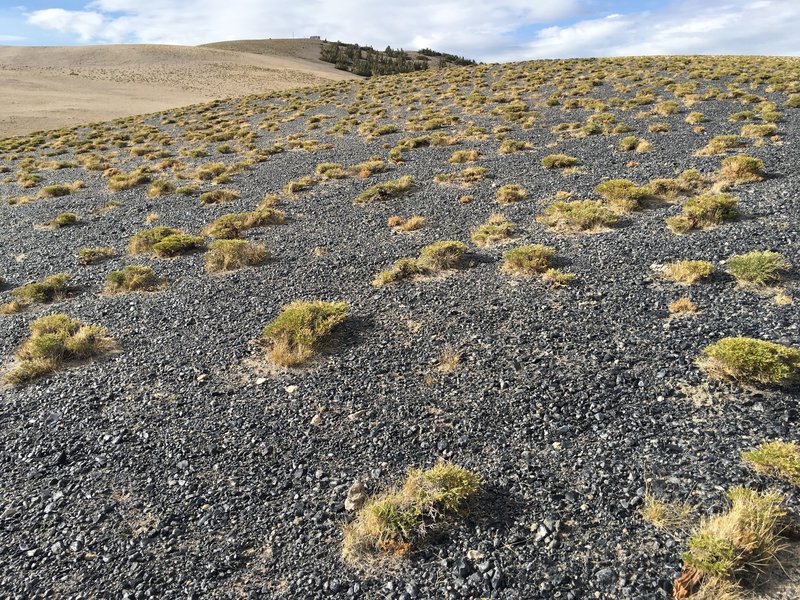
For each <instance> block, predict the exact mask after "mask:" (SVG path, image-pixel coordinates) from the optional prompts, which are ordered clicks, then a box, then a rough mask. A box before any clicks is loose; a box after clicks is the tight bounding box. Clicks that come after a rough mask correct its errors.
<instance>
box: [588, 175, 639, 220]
mask: <svg viewBox="0 0 800 600" xmlns="http://www.w3.org/2000/svg"><path fill="white" fill-rule="evenodd" d="M594 191H595V192H597V193H598V194H599V195H600V196H602V197H603V198H604V199H605V200H606V201H607V202H608V203H609V204H610V205H611V206H613V207H614V208H616V209H617V210H619V211H621V212H626V213H627V212H631V211H633V210H637V209H639V208H641V204H640V203H641V201H642V200H644V199H646V198H649V197H650V196H651V195H652V193H651V191H650V188H649V187H647V186H638V185H636V184H635V183H633V182H632V181H630V180H628V179H609V180H608V181H604V182H603V183H601V184H599V185H598V186H597V187H596V188H595V189H594Z"/></svg>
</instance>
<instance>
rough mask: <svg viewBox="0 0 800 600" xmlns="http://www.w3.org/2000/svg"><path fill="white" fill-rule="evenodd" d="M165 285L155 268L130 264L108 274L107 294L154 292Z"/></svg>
mask: <svg viewBox="0 0 800 600" xmlns="http://www.w3.org/2000/svg"><path fill="white" fill-rule="evenodd" d="M162 287H163V284H162V282H161V280H160V279H159V278H158V277H157V276H156V274H155V273H154V272H153V269H151V268H150V267H146V266H144V265H128V266H127V267H124V268H123V269H122V270H121V271H111V272H110V273H109V274H108V275H106V285H105V289H104V291H105V293H106V294H127V293H130V292H154V291H156V290H159V289H161V288H162Z"/></svg>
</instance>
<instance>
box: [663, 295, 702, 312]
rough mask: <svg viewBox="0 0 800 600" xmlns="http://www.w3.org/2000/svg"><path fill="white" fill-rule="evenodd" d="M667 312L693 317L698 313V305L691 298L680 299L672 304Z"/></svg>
mask: <svg viewBox="0 0 800 600" xmlns="http://www.w3.org/2000/svg"><path fill="white" fill-rule="evenodd" d="M667 310H668V311H669V314H671V315H676V316H680V315H691V314H694V313H696V312H697V305H696V304H695V303H694V302H692V301H691V300H690V299H689V298H678V299H677V300H675V301H674V302H670V304H669V306H668V307H667Z"/></svg>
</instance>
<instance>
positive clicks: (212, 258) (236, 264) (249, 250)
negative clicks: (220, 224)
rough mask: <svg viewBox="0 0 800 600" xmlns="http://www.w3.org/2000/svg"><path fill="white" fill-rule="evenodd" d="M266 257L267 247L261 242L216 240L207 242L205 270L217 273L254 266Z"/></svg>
mask: <svg viewBox="0 0 800 600" xmlns="http://www.w3.org/2000/svg"><path fill="white" fill-rule="evenodd" d="M267 257H268V254H267V249H266V248H265V247H264V246H263V245H261V244H254V243H252V242H247V241H245V240H216V241H214V242H211V244H209V246H208V252H206V256H205V265H206V271H208V272H209V273H218V272H221V271H235V270H237V269H242V268H244V267H255V266H257V265H260V264H261V263H263V262H264V261H265V260H266V259H267Z"/></svg>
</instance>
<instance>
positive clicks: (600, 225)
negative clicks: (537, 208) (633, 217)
mask: <svg viewBox="0 0 800 600" xmlns="http://www.w3.org/2000/svg"><path fill="white" fill-rule="evenodd" d="M536 220H537V221H538V222H539V223H542V224H544V225H547V226H548V227H552V228H554V229H558V230H561V231H564V232H567V233H574V232H578V231H598V230H601V229H606V228H609V227H613V226H614V225H616V224H617V222H618V221H619V216H617V215H616V214H615V213H614V212H613V211H611V210H609V209H608V208H606V207H605V206H603V205H602V204H601V203H600V202H597V201H595V200H572V201H571V202H563V201H561V202H556V203H554V204H551V205H550V206H548V207H547V208H545V209H544V212H543V213H542V214H541V215H539V216H538V217H536Z"/></svg>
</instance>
